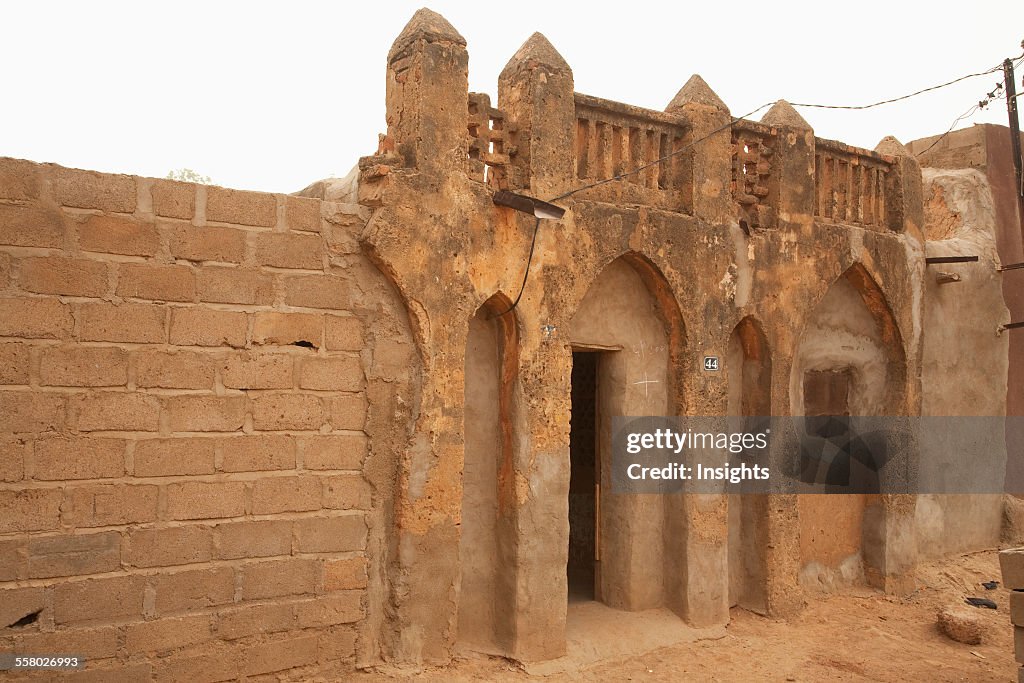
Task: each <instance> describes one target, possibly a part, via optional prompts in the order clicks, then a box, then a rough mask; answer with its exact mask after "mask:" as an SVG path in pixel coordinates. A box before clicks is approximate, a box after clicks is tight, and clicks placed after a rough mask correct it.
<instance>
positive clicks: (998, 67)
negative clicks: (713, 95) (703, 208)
mask: <svg viewBox="0 0 1024 683" xmlns="http://www.w3.org/2000/svg"><path fill="white" fill-rule="evenodd" d="M1018 59H1021V60H1024V53H1022V54H1021V55H1020V57H1018ZM1002 68H1003V64H1002V62H1000V63H999V64H997V65H996V66H994V67H992V68H990V69H987V70H986V71H979V72H977V73H970V74H966V75H964V76H960V77H959V78H954V79H953V80H951V81H946V82H945V83H940V84H939V85H933V86H930V87H928V88H923V89H921V90H916V91H914V92H912V93H908V94H906V95H901V96H900V97H893V98H891V99H888V100H881V101H880V102H873V103H871V104H863V105H838V104H809V103H806V102H791V103H790V104H791V105H792V106H794V107H813V108H817V109H852V110H861V109H871V108H873V107H880V106H882V105H883V104H892V103H893V102H901V101H903V100H907V99H910V98H911V97H916V96H918V95H921V94H924V93H927V92H932V91H934V90H939V89H940V88H945V87H948V86H950V85H953V84H954V83H959V82H961V81H965V80H967V79H969V78H976V77H978V76H987V75H989V74H993V73H995V72H996V71H999V70H1001V69H1002ZM999 87H1002V86H1001V85H1000V86H999ZM772 104H774V102H769V103H767V104H762V105H761V106H760V107H758V108H757V109H754V110H752V111H749V112H747V113H746V114H743V115H742V116H738V117H735V118H733V119H732V120H730V121H729V123H727V124H725V125H722V126H719V127H718V128H716V129H715V130H713V131H711V132H710V133H708V134H707V135H705V136H704V137H702V138H698V139H697V140H694V141H693V142H690V143H689V144H686V145H684V146H683V147H681V148H679V149H677V150H675V151H674V152H671V153H669V154H666V155H665V156H663V157H661V158H659V159H655V160H654V161H651V162H648V163H646V164H644V165H643V166H639V167H637V168H634V169H632V170H630V171H626V172H625V173H620V174H618V175H615V176H612V177H611V178H606V179H604V180H598V181H596V182H593V183H590V184H588V185H583V186H582V187H578V188H576V189H574V190H570V191H569V192H566V193H564V194H560V195H558V196H557V197H555V198H553V199H550V200H548V201H550V202H552V203H553V202H557V201H559V200H562V199H566V198H567V197H571V196H572V195H574V194H577V193H578V192H583V191H584V190H589V189H592V188H595V187H598V186H600V185H604V184H606V183H610V182H613V181H616V180H622V179H623V178H627V177H629V176H631V175H636V174H637V173H640V172H642V171H646V170H647V169H648V168H651V167H652V166H657V165H658V164H661V163H663V162H665V161H667V160H669V159H671V158H672V157H674V156H676V155H677V154H680V153H682V152H685V151H686V150H688V149H690V148H691V147H693V146H694V145H696V144H698V143H701V142H704V141H705V140H707V139H708V138H710V137H711V136H713V135H715V134H716V133H719V132H721V131H723V130H725V129H726V128H730V127H732V126H733V125H734V124H735V123H736V122H737V121H740V120H742V119H745V118H747V117H749V116H753V115H754V114H756V113H757V112H759V111H761V110H762V109H765V108H767V107H770V106H771V105H772ZM973 113H974V112H973V111H970V112H969V113H965V114H963V115H961V116H960V117H958V118H957V120H956V121H954V122H953V125H954V126H955V125H956V124H957V123H959V122H960V120H962V119H963V118H965V117H966V116H969V115H970V114H973ZM951 130H952V129H951ZM948 132H949V131H947V133H948Z"/></svg>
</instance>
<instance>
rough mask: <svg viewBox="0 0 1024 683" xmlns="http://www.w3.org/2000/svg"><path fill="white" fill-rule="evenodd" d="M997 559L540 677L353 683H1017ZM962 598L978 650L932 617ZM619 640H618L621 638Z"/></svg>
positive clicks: (445, 674)
mask: <svg viewBox="0 0 1024 683" xmlns="http://www.w3.org/2000/svg"><path fill="white" fill-rule="evenodd" d="M999 578H1000V576H999V561H998V557H997V551H995V550H989V551H982V552H977V553H972V554H969V555H964V556H960V557H953V558H947V559H945V560H942V561H941V562H936V563H932V564H927V565H923V566H922V567H921V568H920V569H919V571H918V589H917V590H916V591H915V592H914V593H913V594H912V595H910V596H908V597H906V598H895V597H889V596H885V595H881V594H879V593H877V592H873V591H869V590H868V589H853V590H851V591H848V592H846V593H844V594H841V595H831V596H819V597H815V598H813V599H811V600H809V602H808V605H807V607H806V609H804V610H803V612H802V613H801V614H800V615H799V616H797V617H795V618H792V619H790V620H786V621H773V620H770V619H765V618H763V617H760V616H757V615H755V614H752V613H750V612H747V611H745V610H741V609H734V610H733V612H732V619H731V621H730V623H729V625H728V627H727V628H726V629H725V636H724V637H717V638H716V639H705V640H700V641H697V642H691V643H683V644H679V645H674V646H671V647H663V648H660V649H656V650H653V651H650V652H647V653H644V654H639V655H634V656H628V657H625V658H619V659H616V660H612V661H604V662H598V663H595V664H593V665H591V666H586V667H582V668H579V669H577V670H571V671H566V672H561V673H555V674H552V675H549V676H535V675H530V674H529V673H527V672H526V671H525V670H524V669H523V668H522V667H521V666H520V665H518V664H516V663H513V662H510V661H507V660H504V659H500V658H486V657H476V658H462V659H458V660H456V661H455V662H454V663H453V664H452V665H450V666H446V667H437V668H430V669H426V670H423V671H419V672H411V671H395V670H377V671H372V672H365V673H364V674H362V675H360V676H356V677H355V680H356V681H359V682H361V683H362V682H365V683H377V682H381V683H382V682H384V681H394V680H408V679H412V680H417V681H532V680H537V681H691V680H692V681H750V680H764V681H808V682H810V681H815V682H817V681H900V682H901V683H902V682H903V681H935V682H938V681H971V682H976V681H1000V682H1001V683H1005V682H1006V681H1016V680H1017V666H1018V665H1017V664H1016V663H1015V662H1014V656H1013V628H1012V626H1011V625H1010V619H1009V595H1008V591H1006V590H1005V589H1003V588H1002V587H1000V588H998V589H996V590H985V589H984V588H983V587H982V586H981V585H980V584H981V582H982V581H988V580H993V579H995V580H999ZM967 596H978V597H986V598H990V599H992V600H993V601H995V603H996V604H997V605H998V609H997V610H990V609H978V610H977V614H978V615H979V616H980V617H981V618H982V619H983V621H984V624H985V632H984V638H983V641H982V643H981V644H980V645H964V644H961V643H958V642H955V641H953V640H950V639H949V638H947V637H946V636H944V635H943V634H942V633H940V632H939V630H938V628H937V626H936V612H937V611H938V610H939V609H940V608H941V607H944V606H947V605H962V604H964V602H963V601H964V598H965V597H967ZM623 636H624V637H627V638H628V637H629V636H628V634H623Z"/></svg>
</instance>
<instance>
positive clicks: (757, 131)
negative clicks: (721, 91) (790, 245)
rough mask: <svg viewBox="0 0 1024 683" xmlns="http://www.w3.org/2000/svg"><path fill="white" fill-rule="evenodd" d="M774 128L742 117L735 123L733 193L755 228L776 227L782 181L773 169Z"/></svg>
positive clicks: (746, 218) (733, 130) (750, 225)
mask: <svg viewBox="0 0 1024 683" xmlns="http://www.w3.org/2000/svg"><path fill="white" fill-rule="evenodd" d="M776 137H777V136H776V134H775V131H774V130H773V129H772V127H771V126H768V125H765V124H763V123H757V122H756V121H747V120H744V119H740V120H738V121H736V122H734V123H733V126H732V183H731V185H732V196H733V199H734V200H735V201H736V202H737V203H738V204H739V205H740V206H742V207H743V210H744V214H745V217H744V218H745V220H747V221H749V227H752V228H774V227H775V212H776V207H777V205H778V196H779V183H778V181H777V174H773V173H772V166H773V164H772V161H773V157H774V156H775V141H776Z"/></svg>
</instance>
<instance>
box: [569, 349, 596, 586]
mask: <svg viewBox="0 0 1024 683" xmlns="http://www.w3.org/2000/svg"><path fill="white" fill-rule="evenodd" d="M599 360H600V354H598V353H594V352H586V351H578V352H573V354H572V412H571V415H570V423H569V461H570V477H569V561H568V564H567V567H566V572H567V576H568V583H569V600H570V601H578V600H595V599H597V598H598V597H599V596H598V595H597V589H596V586H597V580H598V566H599V565H598V561H599V555H598V553H599V548H598V505H599V500H600V494H599V484H600V481H601V479H600V470H599V463H600V458H599V457H598V455H597V451H598V415H597V374H598V373H597V371H598V362H599Z"/></svg>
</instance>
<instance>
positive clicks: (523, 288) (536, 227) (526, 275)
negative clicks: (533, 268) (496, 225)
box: [491, 218, 540, 319]
mask: <svg viewBox="0 0 1024 683" xmlns="http://www.w3.org/2000/svg"><path fill="white" fill-rule="evenodd" d="M539 230H540V219H539V218H538V219H537V222H536V223H534V224H533V239H532V240H530V255H529V256H528V257H527V258H526V272H525V273H523V284H522V285H520V287H519V294H517V295H516V300H515V301H513V302H512V305H511V306H509V307H508V309H507V310H505V311H503V312H501V313H497V314H495V315H493V316H491V319H494V318H500V317H501V316H503V315H508V314H509V313H511V312H512V311H514V310H516V306H518V305H519V300H520V299H522V298H523V292H525V291H526V280H527V278H529V277H530V264H531V263H533V249H534V247H536V246H537V232H538V231H539Z"/></svg>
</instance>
